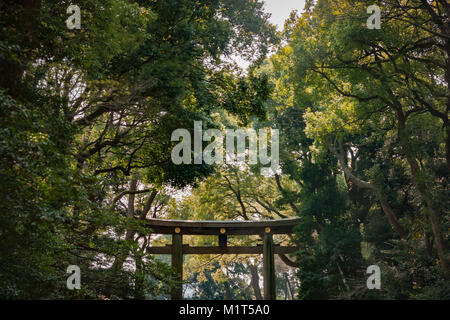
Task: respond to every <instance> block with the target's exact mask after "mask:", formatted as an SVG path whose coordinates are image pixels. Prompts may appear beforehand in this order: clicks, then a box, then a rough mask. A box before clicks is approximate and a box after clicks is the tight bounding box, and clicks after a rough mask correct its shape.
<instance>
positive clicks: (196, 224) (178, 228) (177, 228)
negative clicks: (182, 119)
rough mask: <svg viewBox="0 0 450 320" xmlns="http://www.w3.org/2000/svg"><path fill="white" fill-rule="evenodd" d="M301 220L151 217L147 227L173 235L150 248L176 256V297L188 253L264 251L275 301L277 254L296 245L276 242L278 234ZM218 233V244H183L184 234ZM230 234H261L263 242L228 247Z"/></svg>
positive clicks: (267, 284) (267, 294)
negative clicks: (162, 242) (218, 219)
mask: <svg viewBox="0 0 450 320" xmlns="http://www.w3.org/2000/svg"><path fill="white" fill-rule="evenodd" d="M299 222H300V220H299V219H298V218H291V219H281V220H266V221H192V220H163V219H147V220H146V223H147V226H148V227H150V228H151V230H152V233H155V234H170V235H172V244H171V245H166V246H164V247H151V246H150V247H148V248H147V250H148V252H149V253H150V254H170V255H172V267H173V268H174V269H175V271H176V278H175V280H177V281H178V283H179V285H177V286H175V287H174V288H173V289H172V292H171V299H172V300H181V299H182V297H183V291H182V285H181V281H182V279H183V255H184V254H262V255H263V278H264V299H266V300H274V299H275V298H276V291H275V263H274V254H286V253H294V252H296V251H298V247H295V246H279V245H274V243H273V236H272V235H274V234H291V233H293V228H294V226H296V225H297V224H298V223H299ZM184 234H185V235H217V236H218V243H219V245H218V246H201V247H199V246H197V247H191V246H189V245H183V235H184ZM228 235H260V236H261V237H262V238H263V245H262V246H261V245H256V246H228V243H227V236H228Z"/></svg>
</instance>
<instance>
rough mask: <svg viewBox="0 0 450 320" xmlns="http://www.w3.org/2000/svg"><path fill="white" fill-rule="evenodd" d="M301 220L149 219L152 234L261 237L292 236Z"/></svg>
mask: <svg viewBox="0 0 450 320" xmlns="http://www.w3.org/2000/svg"><path fill="white" fill-rule="evenodd" d="M299 223H300V219H299V218H288V219H278V220H263V221H218V220H214V221H208V220H200V221H198V220H197V221H194V220H165V219H147V220H146V225H147V226H148V227H150V228H151V230H152V233H157V234H186V235H221V234H223V235H225V234H226V235H261V234H267V233H270V234H291V233H293V232H294V227H295V226H296V225H297V224H299Z"/></svg>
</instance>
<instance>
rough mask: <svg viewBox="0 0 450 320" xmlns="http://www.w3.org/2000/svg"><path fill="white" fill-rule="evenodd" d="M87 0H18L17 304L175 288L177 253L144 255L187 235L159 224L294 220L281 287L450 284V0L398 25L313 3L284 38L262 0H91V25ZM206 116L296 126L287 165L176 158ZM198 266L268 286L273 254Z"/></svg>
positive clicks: (8, 69) (435, 288) (350, 6)
mask: <svg viewBox="0 0 450 320" xmlns="http://www.w3.org/2000/svg"><path fill="white" fill-rule="evenodd" d="M70 4H72V3H69V2H68V1H52V0H17V1H12V0H6V1H2V2H1V3H0V30H1V32H0V34H1V36H0V155H1V156H0V157H1V161H0V221H1V223H0V297H1V298H3V299H30V298H37V299H52V298H53V299H54V298H90V299H146V298H150V299H162V298H165V297H167V294H168V293H169V291H170V288H171V287H173V286H174V285H176V283H175V282H174V281H172V280H170V279H172V277H170V275H171V273H172V272H173V270H171V268H170V259H169V258H168V257H165V256H157V255H151V254H149V253H148V252H147V250H146V249H147V248H148V246H158V245H164V244H168V243H169V242H170V237H165V236H158V235H154V234H151V233H150V232H149V230H148V228H146V227H145V226H144V225H143V223H142V222H143V220H145V219H149V218H166V219H190V220H243V221H247V220H270V219H284V218H290V217H299V218H300V221H301V223H300V224H299V225H298V226H297V227H296V229H295V232H296V233H295V235H292V236H275V237H274V240H275V243H276V244H285V245H296V246H298V247H299V251H298V252H297V253H296V254H291V255H281V254H280V255H278V256H277V257H276V265H277V267H276V283H277V289H278V290H277V297H278V298H280V299H354V298H364V299H365V298H367V299H371V298H373V299H430V298H444V299H448V298H449V297H450V285H449V278H450V270H449V269H450V253H449V229H450V219H449V217H450V212H449V208H450V202H449V199H450V192H449V173H450V126H449V109H450V88H449V83H450V21H449V19H450V18H449V17H450V5H449V4H448V2H447V1H446V0H433V1H423V0H409V1H400V0H386V1H377V5H378V6H379V7H380V8H381V28H380V29H369V28H368V27H367V24H366V21H367V18H368V17H369V15H370V14H368V13H367V7H368V6H369V5H371V4H372V2H371V1H369V2H368V1H362V0H342V1H341V0H340V1H329V0H318V1H312V0H307V1H306V7H305V10H304V11H303V12H302V13H298V12H292V14H291V16H290V18H289V19H287V20H286V22H285V27H284V31H283V32H282V33H280V32H278V31H276V29H275V27H274V26H273V25H271V24H270V23H269V20H268V19H269V15H268V14H267V13H266V12H264V10H263V3H261V2H259V1H252V0H208V1H193V0H151V1H150V0H149V1H146V0H106V1H93V0H77V1H76V5H77V6H79V8H80V9H81V28H80V29H69V28H67V26H66V19H67V18H68V16H69V14H68V13H67V8H68V6H69V5H70ZM74 4H75V3H74ZM236 56H237V57H239V58H240V59H246V60H247V61H249V62H250V67H249V68H248V69H247V70H243V69H242V68H241V67H240V66H239V65H238V64H237V63H235V62H233V59H234V58H235V57H236ZM194 121H202V123H203V125H204V127H205V128H216V129H219V130H222V131H224V130H225V129H228V128H233V129H238V128H243V129H245V128H247V129H255V130H259V129H268V128H273V129H278V130H279V137H280V143H279V149H280V150H279V158H280V159H279V164H278V165H279V167H278V170H276V172H274V173H272V174H268V175H262V174H261V173H260V168H261V164H259V163H258V164H248V163H246V162H245V163H240V164H233V163H228V162H227V163H224V164H214V165H209V164H205V163H202V164H180V165H177V164H174V163H173V161H172V160H171V150H172V149H173V148H174V146H175V145H176V142H173V141H171V140H172V139H171V136H172V133H173V132H174V130H176V129H180V128H184V129H187V130H189V132H191V133H192V134H193V130H194V129H193V128H194V126H193V124H194ZM185 239H186V240H185V241H186V242H187V243H189V244H191V245H210V244H211V243H213V242H214V241H216V239H215V238H213V237H211V236H197V237H185ZM229 241H230V242H231V243H232V244H235V245H255V244H257V243H261V241H262V239H261V237H258V236H251V237H248V236H236V237H232V238H231V239H229ZM374 264H375V265H378V266H379V267H380V268H381V272H382V287H381V290H369V289H368V288H367V286H366V279H367V275H366V269H367V267H368V266H369V265H374ZM69 265H78V266H79V267H80V269H81V270H82V271H81V272H82V286H81V289H80V290H68V289H67V288H66V279H67V277H68V274H67V273H66V269H67V267H68V266H69ZM185 265H186V270H187V271H186V272H185V275H184V279H183V281H184V282H185V296H186V297H190V298H192V299H262V291H261V290H262V288H261V283H262V281H261V268H262V261H261V258H260V257H259V256H255V255H244V256H231V255H229V256H226V255H222V256H208V255H206V256H205V255H204V256H188V257H187V258H186V259H185Z"/></svg>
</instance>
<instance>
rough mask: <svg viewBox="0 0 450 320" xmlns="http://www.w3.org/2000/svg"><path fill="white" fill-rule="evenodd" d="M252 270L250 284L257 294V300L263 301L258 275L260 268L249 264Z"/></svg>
mask: <svg viewBox="0 0 450 320" xmlns="http://www.w3.org/2000/svg"><path fill="white" fill-rule="evenodd" d="M248 267H249V268H250V276H251V280H250V284H251V286H252V288H253V292H254V293H255V298H256V300H262V299H263V297H262V295H261V287H260V286H259V274H258V267H257V266H254V265H252V264H249V266H248Z"/></svg>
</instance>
